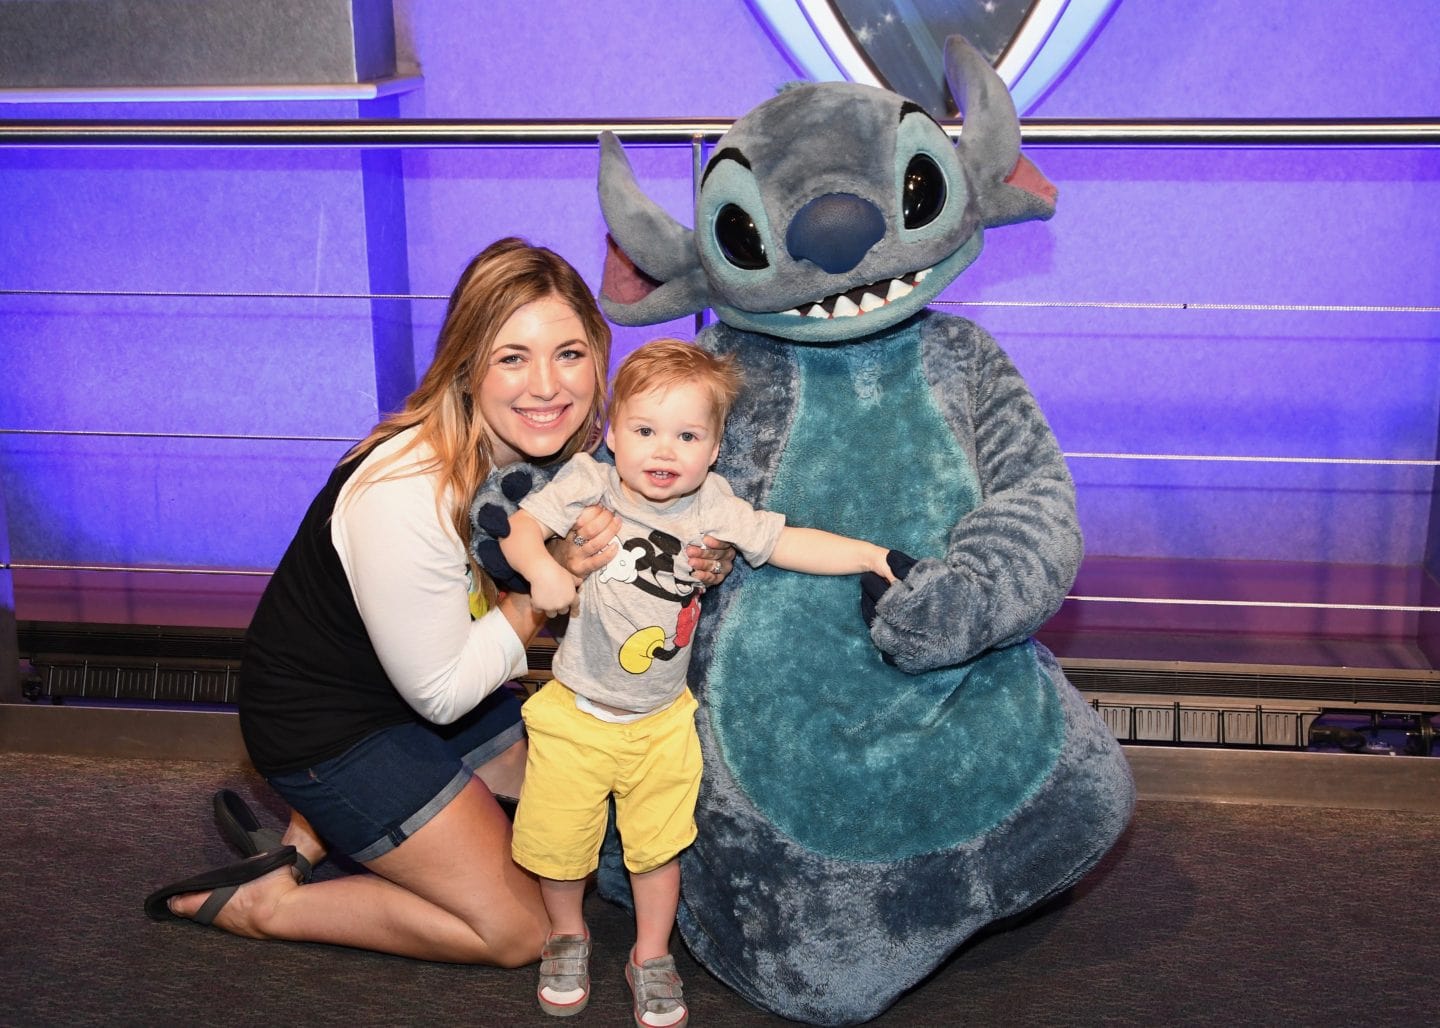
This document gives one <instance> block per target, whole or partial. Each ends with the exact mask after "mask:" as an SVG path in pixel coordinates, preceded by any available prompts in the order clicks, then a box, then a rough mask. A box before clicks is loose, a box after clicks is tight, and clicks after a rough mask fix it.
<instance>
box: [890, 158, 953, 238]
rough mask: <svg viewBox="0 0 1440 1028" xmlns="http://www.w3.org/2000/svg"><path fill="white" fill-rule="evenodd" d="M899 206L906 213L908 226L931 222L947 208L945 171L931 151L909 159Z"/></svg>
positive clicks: (916, 226) (906, 224)
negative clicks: (931, 155)
mask: <svg viewBox="0 0 1440 1028" xmlns="http://www.w3.org/2000/svg"><path fill="white" fill-rule="evenodd" d="M900 207H901V210H903V211H904V212H905V227H906V228H919V227H920V226H922V225H928V224H930V222H932V221H934V220H935V219H936V218H937V217H938V216H939V214H940V212H941V211H942V210H943V209H944V208H945V174H944V172H942V171H941V170H940V166H939V165H938V164H936V163H935V162H934V161H933V160H932V159H931V158H930V156H929V155H928V154H923V153H917V154H916V155H915V156H914V157H912V158H910V164H909V166H908V167H906V169H905V193H904V195H903V196H902V197H901V198H900Z"/></svg>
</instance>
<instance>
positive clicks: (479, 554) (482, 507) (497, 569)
mask: <svg viewBox="0 0 1440 1028" xmlns="http://www.w3.org/2000/svg"><path fill="white" fill-rule="evenodd" d="M556 470H557V469H556V468H555V467H540V466H538V465H535V464H524V463H521V464H510V465H507V466H506V467H503V468H496V469H495V470H494V471H492V472H490V477H489V478H487V479H486V480H485V482H484V484H483V485H481V486H480V488H479V490H478V491H477V492H476V493H475V499H474V500H473V501H472V502H471V504H470V555H471V556H472V557H474V558H475V562H476V563H477V564H479V565H480V567H482V568H483V569H484V570H485V573H486V574H487V575H489V576H490V577H491V578H492V579H493V580H494V582H495V584H496V586H498V587H499V588H500V589H503V590H504V591H506V592H520V593H528V592H529V591H530V583H529V582H527V581H525V579H524V578H523V577H521V576H520V575H519V574H517V573H516V572H515V569H514V568H512V567H511V566H510V562H509V561H507V560H506V559H505V554H504V553H502V552H501V550H500V540H501V539H504V538H505V537H506V536H507V535H509V534H510V515H511V514H514V513H515V512H516V511H517V510H519V509H520V501H521V500H523V499H524V498H525V497H526V496H528V495H530V493H531V492H533V491H534V490H536V489H538V488H540V487H541V486H542V485H544V484H545V483H546V482H548V481H550V479H551V478H553V477H554V476H555V471H556Z"/></svg>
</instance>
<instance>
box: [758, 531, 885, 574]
mask: <svg viewBox="0 0 1440 1028" xmlns="http://www.w3.org/2000/svg"><path fill="white" fill-rule="evenodd" d="M889 552H890V551H889V550H887V549H886V548H885V547H883V546H877V545H875V544H874V543H868V542H866V541H865V540H863V539H851V538H849V537H848V536H843V535H836V534H835V533H833V532H822V531H821V530H820V529H818V528H796V527H794V526H793V525H786V526H785V528H784V529H783V530H781V532H780V539H779V541H778V542H776V543H775V549H774V550H772V551H771V553H770V563H771V564H774V565H775V566H776V567H780V568H784V569H785V570H787V571H803V572H805V573H806V574H810V575H858V574H860V573H861V572H865V571H873V572H874V573H875V574H877V575H880V576H882V577H883V578H884V579H885V580H886V581H888V582H893V581H895V574H894V572H892V571H891V570H890V565H889V564H888V563H886V561H885V556H886V554H888V553H889Z"/></svg>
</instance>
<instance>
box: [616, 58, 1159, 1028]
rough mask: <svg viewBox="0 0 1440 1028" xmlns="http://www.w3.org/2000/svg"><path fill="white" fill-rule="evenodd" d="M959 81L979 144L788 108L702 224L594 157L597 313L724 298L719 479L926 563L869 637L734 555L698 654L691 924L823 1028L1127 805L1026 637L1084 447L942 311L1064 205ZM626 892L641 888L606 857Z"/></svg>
mask: <svg viewBox="0 0 1440 1028" xmlns="http://www.w3.org/2000/svg"><path fill="white" fill-rule="evenodd" d="M947 67H948V68H949V70H950V73H951V76H952V90H953V91H954V92H955V94H956V96H957V100H959V101H960V102H961V104H962V107H963V109H964V111H965V118H966V121H965V130H964V133H963V139H962V141H961V143H960V145H959V146H958V147H952V146H951V144H950V142H949V140H948V137H946V135H945V133H944V132H943V131H942V130H941V129H940V128H939V126H937V125H936V124H935V123H934V122H933V121H931V120H930V119H929V117H928V116H927V115H925V114H924V112H923V111H920V110H919V109H918V108H915V107H914V105H913V104H906V103H905V102H904V101H903V99H902V98H900V97H898V96H896V95H894V94H893V93H888V92H885V91H883V90H876V89H870V88H868V87H863V86H855V85H849V84H821V85H810V86H803V87H800V88H798V89H794V90H789V91H786V92H785V93H782V94H781V95H779V96H777V97H775V98H774V99H772V100H769V101H767V102H766V103H764V104H762V105H761V106H760V107H758V108H756V109H755V110H754V111H752V112H751V113H750V114H748V115H746V116H745V117H744V118H742V119H740V120H739V121H738V122H737V123H736V124H735V126H734V128H733V129H732V130H731V131H730V132H729V133H727V134H726V136H725V137H724V138H723V139H722V140H721V141H720V142H719V144H718V145H717V147H716V151H715V154H714V156H713V157H712V159H711V161H710V163H709V165H708V167H707V169H706V174H705V180H704V183H703V185H702V187H701V190H700V194H699V196H698V198H697V202H696V225H697V229H696V230H695V231H693V232H692V231H691V230H689V229H685V228H683V227H682V226H679V225H678V224H676V223H675V222H674V221H673V219H670V218H669V217H668V215H665V214H664V213H663V212H662V211H660V209H659V208H658V207H656V206H655V205H654V204H653V203H651V202H650V201H649V200H648V199H646V198H645V196H644V193H643V191H642V190H641V189H640V188H639V186H638V184H637V183H636V182H635V180H634V176H633V174H632V173H631V172H630V168H629V165H628V162H626V160H625V158H624V154H623V151H622V150H621V149H620V146H619V144H618V142H616V141H615V140H614V139H613V138H610V139H607V140H606V141H605V143H604V150H603V156H602V165H601V174H600V194H601V201H602V208H603V210H604V212H605V216H606V219H607V222H608V224H609V226H610V231H611V235H612V237H613V239H614V242H615V244H616V247H617V252H616V258H617V259H616V262H615V264H614V266H613V268H612V269H611V270H610V271H607V276H606V282H607V292H606V294H605V295H604V296H602V302H603V303H604V305H605V308H606V311H607V313H608V314H609V315H610V316H611V317H612V318H613V319H614V320H616V321H619V322H622V323H626V324H649V323H653V322H656V321H661V320H668V319H670V318H673V317H677V316H680V315H683V314H686V313H689V312H692V311H694V310H698V309H700V308H701V307H703V306H706V305H709V306H712V307H713V308H714V310H715V312H716V314H717V315H718V316H719V318H720V319H721V322H722V323H721V324H719V325H715V326H712V327H710V328H707V329H706V330H705V331H703V332H702V333H701V334H700V336H699V338H698V339H697V340H696V343H697V345H700V346H703V347H705V348H707V349H710V350H713V351H716V352H725V353H733V354H735V355H736V358H737V360H738V361H739V363H740V365H741V367H742V368H743V369H744V372H745V380H746V386H745V389H744V390H743V392H742V393H741V396H740V398H739V400H738V402H737V404H736V406H735V408H734V410H733V411H732V412H731V415H730V419H729V422H728V425H727V429H726V433H725V438H724V441H723V443H722V446H721V451H720V454H721V456H720V461H719V465H718V470H719V471H720V472H721V473H722V474H724V475H725V476H726V477H727V478H728V479H729V481H730V483H731V485H732V487H733V488H734V490H735V492H736V493H737V494H738V495H741V496H744V497H745V498H747V499H749V500H751V501H752V502H754V503H756V504H757V505H760V506H765V507H768V508H770V509H775V510H779V511H782V512H783V513H785V514H786V515H787V517H788V518H789V520H790V522H791V523H793V524H799V525H808V526H814V527H818V528H825V529H829V530H832V531H836V532H842V533H846V534H850V535H855V536H859V537H862V538H867V539H871V540H874V541H876V542H879V543H881V544H884V545H887V546H890V547H892V548H894V549H897V550H901V551H904V552H906V553H908V554H909V555H910V556H912V557H915V558H918V563H916V564H915V565H914V567H913V568H911V569H910V570H909V571H908V573H907V574H906V575H905V576H904V579H903V581H901V582H898V583H896V584H895V585H893V586H891V587H890V588H889V589H888V590H886V591H885V592H884V594H883V595H882V596H881V597H880V599H879V601H878V603H877V604H876V605H875V615H874V619H873V623H872V624H870V625H868V626H867V625H866V623H865V621H864V620H863V619H862V617H861V614H860V611H859V609H858V608H859V599H860V590H859V589H858V588H857V587H856V583H855V580H854V579H848V578H822V577H811V576H803V575H795V574H790V573H786V572H782V571H777V570H775V569H773V568H761V569H758V570H753V569H750V568H747V567H744V566H741V565H739V564H738V563H737V568H736V571H735V572H734V573H733V574H732V575H731V576H730V578H729V579H728V580H727V581H726V582H725V583H724V585H723V586H721V587H720V588H718V589H715V590H712V591H711V592H710V593H709V594H707V595H706V597H705V599H704V614H703V616H702V617H701V619H700V626H699V630H698V632H697V635H696V638H695V643H694V645H695V652H694V655H693V658H692V663H691V687H692V689H693V690H694V692H695V693H696V695H697V697H698V698H699V700H700V711H699V714H698V715H697V719H698V725H699V731H700V738H701V745H702V748H703V753H704V760H705V777H704V781H703V784H702V788H701V796H700V805H699V809H698V810H697V813H696V820H697V823H698V825H699V831H700V835H699V838H698V840H697V841H696V843H695V845H694V846H692V847H691V848H690V849H689V850H687V851H686V852H685V853H684V855H683V857H682V867H683V886H682V898H681V908H680V914H679V924H680V930H681V933H682V935H683V937H684V939H685V941H686V943H687V944H688V945H689V947H690V949H691V950H692V951H693V952H694V954H695V956H696V957H697V958H698V959H699V960H700V961H701V962H702V963H703V964H704V965H705V966H706V967H707V968H709V969H710V970H711V971H712V972H713V973H714V974H715V975H716V976H717V977H719V978H720V979H721V980H722V981H724V982H726V983H727V984H729V985H730V986H731V987H733V988H734V989H735V990H737V991H738V992H740V993H741V994H742V995H744V996H745V997H747V998H748V999H749V1000H751V1001H752V1002H753V1003H755V1004H756V1005H758V1006H761V1007H764V1008H766V1009H768V1010H772V1011H774V1012H776V1013H778V1014H781V1015H783V1016H785V1017H790V1018H794V1019H797V1020H801V1021H809V1022H813V1023H819V1024H849V1023H855V1022H859V1021H863V1020H867V1019H869V1018H871V1017H874V1016H875V1015H877V1014H879V1013H880V1012H881V1011H883V1010H884V1009H885V1008H886V1007H888V1006H889V1005H890V1004H891V1003H892V1002H893V1001H894V1000H895V999H896V998H897V997H898V996H899V995H900V994H901V993H902V992H904V991H905V990H906V989H908V988H910V987H911V986H913V985H914V984H915V983H916V982H918V981H920V980H921V979H923V978H924V977H925V976H926V975H927V974H928V973H930V972H931V971H932V970H933V969H934V968H935V967H936V966H937V965H938V964H939V963H940V962H941V961H942V960H944V959H945V958H946V957H947V956H948V955H949V954H950V953H952V952H953V951H954V950H955V948H956V947H957V946H959V945H960V944H961V943H962V942H964V941H965V940H966V939H967V938H969V937H970V936H971V935H973V934H974V933H975V932H976V931H978V930H979V929H981V928H983V927H984V926H986V925H988V924H992V923H994V922H996V921H1000V920H1003V919H1006V918H1009V917H1012V916H1014V915H1016V914H1019V913H1021V912H1023V911H1025V910H1027V909H1030V908H1032V907H1033V906H1035V905H1036V904H1038V903H1041V902H1042V901H1044V900H1046V899H1047V898H1049V897H1051V896H1054V895H1055V894H1056V893H1058V892H1061V891H1063V890H1064V889H1066V888H1068V887H1069V886H1070V885H1072V884H1073V883H1074V882H1075V881H1077V880H1078V879H1079V878H1080V877H1081V876H1082V875H1083V874H1084V873H1085V872H1086V871H1087V870H1088V869H1089V868H1091V867H1093V866H1094V864H1095V862H1096V861H1098V860H1099V858H1100V857H1101V855H1102V854H1103V853H1104V852H1105V851H1106V850H1107V849H1108V848H1109V847H1110V846H1111V845H1112V844H1113V843H1114V842H1115V840H1116V839H1117V838H1118V837H1119V835H1120V833H1121V831H1122V830H1123V829H1124V827H1125V825H1126V823H1127V822H1128V820H1129V817H1130V813H1131V810H1132V807H1133V802H1134V788H1133V783H1132V781H1131V777H1130V774H1129V769H1128V766H1127V764H1126V762H1125V759H1124V756H1123V754H1122V752H1121V750H1120V748H1119V746H1118V745H1117V744H1116V741H1115V739H1114V737H1113V735H1112V734H1111V733H1110V731H1109V730H1108V729H1107V728H1106V726H1105V725H1104V723H1103V721H1102V720H1101V719H1100V718H1099V716H1098V715H1097V714H1096V713H1095V712H1094V711H1093V710H1091V709H1090V708H1089V707H1088V706H1087V705H1086V704H1085V702H1084V701H1083V699H1082V698H1081V697H1080V695H1079V694H1078V693H1077V692H1076V691H1075V690H1074V688H1073V687H1072V686H1070V684H1069V683H1068V682H1066V680H1065V678H1064V676H1063V674H1062V673H1061V671H1060V668H1059V666H1058V664H1056V662H1055V661H1054V659H1053V658H1052V657H1051V656H1050V654H1049V653H1048V652H1046V651H1045V650H1044V648H1043V647H1041V646H1039V645H1038V644H1036V643H1034V642H1033V641H1031V640H1030V638H1029V636H1030V634H1031V633H1032V632H1033V631H1035V629H1036V628H1038V627H1039V626H1040V625H1041V624H1042V623H1043V622H1044V621H1045V620H1046V619H1047V618H1048V617H1049V616H1050V615H1051V614H1053V613H1054V612H1055V610H1056V609H1057V608H1058V607H1059V605H1060V603H1061V602H1062V600H1063V599H1064V596H1065V594H1066V592H1067V590H1068V589H1069V587H1070V585H1071V582H1072V580H1073V578H1074V576H1075V573H1076V569H1077V567H1078V564H1079V560H1080V556H1081V540H1080V534H1079V529H1078V526H1077V521H1076V516H1075V506H1074V503H1075V497H1074V487H1073V485H1072V482H1071V479H1070V476H1069V473H1068V471H1067V469H1066V466H1065V462H1064V460H1063V458H1062V456H1061V453H1060V450H1059V447H1058V445H1057V444H1056V442H1055V439H1054V436H1053V435H1052V433H1051V432H1050V429H1049V426H1048V425H1047V424H1046V422H1045V419H1044V417H1043V415H1042V414H1041V413H1040V411H1039V409H1038V407H1037V405H1036V404H1035V401H1034V399H1033V398H1032V396H1031V395H1030V392H1029V390H1028V389H1027V388H1026V387H1025V384H1024V382H1023V381H1022V380H1021V378H1020V376H1019V374H1018V373H1017V372H1016V370H1015V368H1014V367H1013V365H1012V364H1011V363H1010V361H1009V359H1008V358H1007V357H1006V356H1005V355H1004V353H1003V352H1001V350H1000V349H999V347H998V346H997V345H996V344H995V342H994V341H993V340H992V339H991V338H990V336H989V335H988V334H986V333H985V332H984V331H983V330H982V329H980V328H979V327H977V326H976V325H974V324H971V323H970V322H968V321H965V320H963V319H959V318H953V317H947V316H943V315H939V314H935V313H933V312H929V311H927V310H926V304H927V303H928V302H929V301H930V300H931V299H933V298H934V296H935V295H937V294H938V292H939V291H940V290H941V289H943V288H944V286H945V285H946V284H948V283H949V282H950V281H952V280H953V279H954V277H955V276H956V275H958V274H959V273H960V272H961V271H963V270H964V268H965V267H967V266H968V265H969V263H970V262H971V261H973V260H974V259H975V257H976V255H978V253H979V251H980V247H981V237H982V232H983V229H984V227H985V226H989V225H999V224H1005V223H1007V222H1012V221H1017V220H1023V219H1024V218H1031V217H1047V216H1048V215H1049V213H1050V212H1051V211H1052V210H1053V203H1054V199H1055V191H1054V188H1053V187H1052V186H1050V184H1049V183H1048V182H1046V181H1045V179H1044V177H1043V176H1042V175H1040V173H1039V172H1038V170H1037V169H1035V168H1034V166H1033V165H1031V164H1030V163H1029V162H1028V161H1027V160H1025V159H1024V158H1023V157H1022V156H1021V155H1020V153H1019V141H1020V135H1019V128H1018V122H1017V121H1016V119H1015V113H1014V108H1013V106H1012V105H1011V104H1010V101H1009V97H1008V94H1006V92H1005V90H1004V87H1003V85H1002V84H1001V83H1000V82H999V80H998V78H997V77H996V76H995V75H994V73H993V71H991V69H990V68H989V67H988V66H987V65H985V63H984V60H983V58H981V57H980V56H979V54H978V53H976V52H975V51H974V50H973V49H971V48H970V47H969V46H968V45H966V44H965V43H964V42H963V41H959V40H952V41H951V43H950V44H949V46H948V48H947ZM912 108H913V109H912ZM937 176H938V178H937ZM737 211H738V212H739V213H738V214H737ZM917 212H918V215H917ZM877 233H878V235H877ZM737 260H738V262H737ZM746 265H748V266H746ZM757 265H758V266H757ZM917 272H921V273H923V274H922V275H920V276H919V277H918V278H917V276H916V273H917ZM896 281H898V282H899V283H900V284H899V285H898V286H896V285H894V283H895V282H896ZM612 286H613V287H614V288H613V289H612V288H611V287H612ZM866 287H869V288H868V290H867V288H866ZM867 291H868V292H870V294H871V295H870V296H869V297H868V298H867V297H866V296H865V293H866V292H867ZM840 294H847V295H846V296H845V300H844V301H842V300H840V299H837V297H839V296H840ZM846 301H848V302H849V303H855V304H858V305H859V306H860V308H861V309H864V310H865V311H866V313H864V314H860V315H858V316H849V315H852V309H851V308H850V307H849V306H847V302H846ZM817 305H818V306H817ZM821 315H824V316H821ZM601 879H602V890H605V891H606V892H608V893H623V891H624V882H623V878H622V877H621V876H620V875H619V874H618V864H616V863H615V862H614V861H613V860H606V861H605V862H604V863H603V864H602V875H601Z"/></svg>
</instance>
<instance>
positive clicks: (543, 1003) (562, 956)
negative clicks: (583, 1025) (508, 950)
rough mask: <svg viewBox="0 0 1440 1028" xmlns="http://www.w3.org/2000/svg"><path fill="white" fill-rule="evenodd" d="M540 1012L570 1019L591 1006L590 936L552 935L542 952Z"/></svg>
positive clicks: (539, 994) (536, 991)
mask: <svg viewBox="0 0 1440 1028" xmlns="http://www.w3.org/2000/svg"><path fill="white" fill-rule="evenodd" d="M535 996H536V998H537V999H538V1000H539V1001H540V1009H541V1010H543V1011H545V1013H547V1014H552V1015H554V1016H555V1017H570V1016H571V1015H573V1014H578V1013H580V1011H582V1010H584V1009H585V1004H587V1003H589V1002H590V936H589V935H588V934H586V935H552V936H550V937H549V938H548V939H546V940H545V948H544V949H543V950H541V951H540V985H539V987H538V988H537V989H536V990H535Z"/></svg>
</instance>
